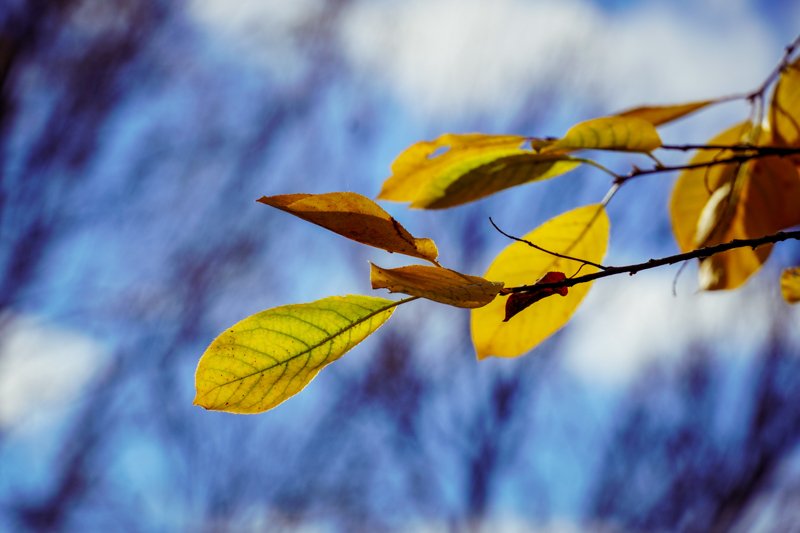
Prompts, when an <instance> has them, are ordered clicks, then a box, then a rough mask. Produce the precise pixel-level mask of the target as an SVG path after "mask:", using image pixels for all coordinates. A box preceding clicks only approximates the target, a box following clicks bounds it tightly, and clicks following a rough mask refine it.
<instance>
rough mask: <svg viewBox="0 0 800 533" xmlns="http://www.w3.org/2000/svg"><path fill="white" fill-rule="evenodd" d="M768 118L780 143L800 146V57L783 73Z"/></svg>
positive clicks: (773, 96) (775, 137)
mask: <svg viewBox="0 0 800 533" xmlns="http://www.w3.org/2000/svg"><path fill="white" fill-rule="evenodd" d="M768 118H769V124H770V128H771V130H772V135H773V138H774V139H775V141H776V142H777V143H778V144H779V145H784V146H800V58H798V59H797V60H795V62H794V63H792V64H791V65H789V66H787V67H786V69H785V70H784V71H783V72H782V73H781V75H780V78H779V79H778V83H777V84H776V85H775V92H774V93H773V95H772V102H771V103H770V106H769V115H768Z"/></svg>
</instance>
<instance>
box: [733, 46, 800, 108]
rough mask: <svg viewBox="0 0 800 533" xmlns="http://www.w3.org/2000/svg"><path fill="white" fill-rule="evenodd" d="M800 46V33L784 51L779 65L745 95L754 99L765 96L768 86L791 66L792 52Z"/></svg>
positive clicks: (751, 99)
mask: <svg viewBox="0 0 800 533" xmlns="http://www.w3.org/2000/svg"><path fill="white" fill-rule="evenodd" d="M798 47H800V35H798V36H797V37H795V39H794V41H792V42H791V43H789V44H788V45H787V46H786V48H785V49H784V52H783V57H782V58H781V60H780V62H779V63H778V65H777V66H776V67H775V68H774V69H773V70H772V72H770V73H769V75H768V76H767V77H766V78H765V79H764V82H763V83H762V84H761V85H760V86H759V87H758V88H757V89H756V90H754V91H752V92H750V93H748V94H747V95H746V96H745V97H746V98H747V99H748V100H750V101H753V100H755V99H757V98H763V96H764V93H765V92H766V91H767V88H768V87H769V86H770V85H771V84H772V82H773V81H775V79H776V78H777V77H778V76H780V75H781V73H782V72H783V71H784V70H785V69H786V67H788V66H789V59H791V57H792V54H794V51H795V50H796V49H797V48H798Z"/></svg>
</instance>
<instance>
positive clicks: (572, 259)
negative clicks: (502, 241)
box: [489, 217, 608, 270]
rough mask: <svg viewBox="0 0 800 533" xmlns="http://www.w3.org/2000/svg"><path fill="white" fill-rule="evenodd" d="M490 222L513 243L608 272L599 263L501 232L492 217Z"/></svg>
mask: <svg viewBox="0 0 800 533" xmlns="http://www.w3.org/2000/svg"><path fill="white" fill-rule="evenodd" d="M489 222H491V223H492V226H494V229H496V230H497V231H498V232H500V233H501V234H502V235H503V236H505V237H508V238H509V239H511V240H513V241H517V242H523V243H525V244H527V245H528V246H530V247H531V248H535V249H537V250H539V251H540V252H544V253H546V254H549V255H552V256H555V257H560V258H561V259H568V260H570V261H577V262H578V263H583V264H584V265H591V266H593V267H596V268H599V269H600V270H607V269H608V267H605V266H603V265H601V264H599V263H593V262H592V261H587V260H586V259H579V258H577V257H572V256H569V255H565V254H560V253H558V252H553V251H552V250H548V249H546V248H542V247H541V246H539V245H538V244H534V243H532V242H531V241H528V240H525V239H520V238H519V237H514V236H513V235H509V234H508V233H506V232H505V231H503V230H501V229H500V228H499V227H498V226H497V224H495V223H494V220H492V217H489Z"/></svg>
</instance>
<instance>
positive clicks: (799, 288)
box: [781, 267, 800, 304]
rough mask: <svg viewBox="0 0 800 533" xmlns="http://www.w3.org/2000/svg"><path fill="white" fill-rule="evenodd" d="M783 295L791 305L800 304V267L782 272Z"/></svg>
mask: <svg viewBox="0 0 800 533" xmlns="http://www.w3.org/2000/svg"><path fill="white" fill-rule="evenodd" d="M781 294H782V295H783V299H784V300H786V301H787V302H789V303H790V304H796V303H798V302H800V267H792V268H787V269H784V271H783V272H781Z"/></svg>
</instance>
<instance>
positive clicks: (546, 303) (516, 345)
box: [472, 204, 609, 359]
mask: <svg viewBox="0 0 800 533" xmlns="http://www.w3.org/2000/svg"><path fill="white" fill-rule="evenodd" d="M524 238H525V239H526V240H528V241H531V242H533V243H534V244H536V245H538V246H541V247H543V248H545V249H547V250H550V251H552V252H556V253H560V254H563V255H569V256H571V257H576V258H580V259H584V260H587V261H591V262H594V263H600V262H601V261H602V260H603V257H604V256H605V253H606V247H607V246H608V238H609V221H608V216H607V215H606V212H605V209H604V208H603V207H602V206H601V205H597V204H596V205H588V206H584V207H579V208H577V209H573V210H572V211H569V212H567V213H564V214H562V215H559V216H557V217H555V218H553V219H551V220H549V221H547V222H545V223H544V224H542V225H541V226H539V227H538V228H536V229H534V230H533V231H532V232H530V233H529V234H527V235H526V236H525V237H524ZM580 267H581V263H580V262H578V261H574V260H570V259H562V258H556V257H554V256H552V255H550V254H547V253H545V252H541V251H539V250H536V249H534V248H532V247H530V246H528V245H526V244H525V243H521V242H514V243H512V244H510V245H509V246H507V247H506V248H505V249H504V250H503V251H502V252H500V254H499V255H498V256H497V257H496V258H495V260H494V261H493V262H492V264H491V266H490V267H489V269H488V270H487V271H486V274H485V276H484V277H485V278H487V279H496V280H499V281H502V282H504V283H505V285H506V287H514V286H520V285H530V284H532V283H534V282H536V281H537V280H538V279H540V278H541V277H542V276H544V275H545V274H546V273H547V272H550V271H559V272H564V273H566V274H567V275H568V276H570V275H572V274H574V273H575V272H576V271H577V270H578V268H580ZM596 271H597V268H596V267H593V266H590V265H584V266H583V269H582V270H581V274H588V273H591V272H596ZM590 286H591V283H580V284H578V285H575V286H573V287H572V288H570V290H569V293H568V294H567V295H566V296H564V297H560V296H559V297H557V298H556V297H553V298H545V299H543V300H541V301H539V302H536V303H535V304H534V305H532V306H530V307H528V308H527V309H525V310H524V311H521V312H520V313H519V314H518V315H516V316H515V317H514V318H513V319H512V320H510V321H508V322H503V319H504V317H505V303H506V302H505V300H504V299H503V298H497V299H495V300H494V301H492V302H491V303H490V304H488V305H486V306H485V307H481V308H480V309H475V310H473V311H472V341H473V343H474V344H475V350H476V352H477V355H478V358H479V359H483V358H485V357H489V356H491V355H494V356H498V357H516V356H519V355H522V354H524V353H526V352H528V351H529V350H531V349H532V348H534V347H535V346H536V345H538V344H539V343H541V342H542V341H543V340H545V339H546V338H547V337H549V336H550V335H552V334H553V333H555V332H556V331H557V330H559V329H560V328H561V327H562V326H563V325H564V324H566V323H567V321H568V320H569V318H570V317H571V316H572V314H573V313H574V312H575V310H576V309H577V308H578V305H579V304H580V303H581V301H582V300H583V298H584V297H585V296H586V294H587V293H588V291H589V288H590Z"/></svg>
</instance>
